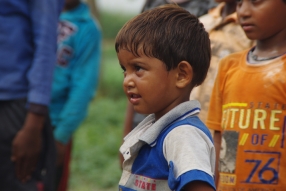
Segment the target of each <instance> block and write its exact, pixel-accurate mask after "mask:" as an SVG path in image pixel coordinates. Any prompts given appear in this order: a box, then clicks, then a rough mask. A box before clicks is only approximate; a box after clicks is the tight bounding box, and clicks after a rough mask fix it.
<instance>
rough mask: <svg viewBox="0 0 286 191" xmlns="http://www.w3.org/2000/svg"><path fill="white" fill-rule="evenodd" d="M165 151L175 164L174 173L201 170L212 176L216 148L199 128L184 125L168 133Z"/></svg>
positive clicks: (178, 174) (164, 146) (165, 154)
mask: <svg viewBox="0 0 286 191" xmlns="http://www.w3.org/2000/svg"><path fill="white" fill-rule="evenodd" d="M163 153H164V156H165V158H166V160H167V161H168V164H169V163H170V161H172V162H173V164H174V172H173V173H174V175H175V178H178V177H179V176H181V175H182V174H184V173H186V172H188V171H192V170H200V171H203V172H205V173H207V174H209V175H210V176H211V177H214V171H215V148H214V144H213V142H212V140H211V139H210V138H209V137H208V136H207V135H206V134H205V133H204V132H203V131H202V130H200V129H199V128H197V127H194V126H190V125H182V126H178V127H176V128H174V129H173V130H172V131H170V132H169V133H168V135H167V136H166V138H165V140H164V143H163Z"/></svg>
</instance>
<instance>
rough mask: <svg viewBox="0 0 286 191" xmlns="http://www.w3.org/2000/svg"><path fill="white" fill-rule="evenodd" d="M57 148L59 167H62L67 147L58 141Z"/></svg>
mask: <svg viewBox="0 0 286 191" xmlns="http://www.w3.org/2000/svg"><path fill="white" fill-rule="evenodd" d="M56 147H57V166H61V165H62V164H63V163H64V159H65V153H66V148H67V146H66V145H64V144H62V143H61V142H59V141H56Z"/></svg>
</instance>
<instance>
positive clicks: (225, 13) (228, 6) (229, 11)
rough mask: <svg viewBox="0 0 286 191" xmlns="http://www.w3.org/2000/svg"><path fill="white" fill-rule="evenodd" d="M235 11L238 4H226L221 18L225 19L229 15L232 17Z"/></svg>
mask: <svg viewBox="0 0 286 191" xmlns="http://www.w3.org/2000/svg"><path fill="white" fill-rule="evenodd" d="M235 11H236V3H235V2H233V3H225V6H224V8H223V9H222V11H221V16H222V18H223V19H224V18H225V17H227V16H228V15H231V14H232V13H234V12H235Z"/></svg>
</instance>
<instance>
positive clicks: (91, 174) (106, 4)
mask: <svg viewBox="0 0 286 191" xmlns="http://www.w3.org/2000/svg"><path fill="white" fill-rule="evenodd" d="M86 2H88V4H89V6H90V8H91V9H92V10H93V12H94V13H95V15H96V17H97V19H98V20H99V23H100V25H101V27H102V34H103V44H102V46H103V52H102V63H101V77H100V82H99V89H98V91H97V95H96V96H95V98H94V100H93V101H92V103H91V104H90V106H89V113H88V116H87V118H86V119H85V121H84V122H83V123H82V125H81V126H80V128H79V129H78V130H77V132H76V133H75V134H74V142H73V152H72V161H71V172H70V173H71V174H70V180H69V191H111V190H117V189H118V188H117V184H118V182H119V179H120V175H121V169H120V164H119V160H118V156H119V151H118V150H119V147H120V144H121V143H122V132H123V122H124V115H125V110H126V105H127V99H126V98H125V95H124V92H123V90H122V79H123V74H122V70H121V68H120V66H119V64H118V60H117V57H116V52H115V49H114V38H115V36H116V34H117V32H118V30H119V29H120V28H121V27H122V26H123V24H124V23H125V22H126V21H127V20H129V19H130V18H132V17H133V16H135V15H136V14H138V13H139V12H140V10H141V8H142V6H143V4H144V2H145V0H95V1H94V0H91V1H90V0H86Z"/></svg>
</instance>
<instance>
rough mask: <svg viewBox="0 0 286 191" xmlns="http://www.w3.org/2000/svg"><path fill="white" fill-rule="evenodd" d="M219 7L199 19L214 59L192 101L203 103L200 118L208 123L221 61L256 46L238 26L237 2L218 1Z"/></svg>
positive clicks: (191, 96) (194, 92)
mask: <svg viewBox="0 0 286 191" xmlns="http://www.w3.org/2000/svg"><path fill="white" fill-rule="evenodd" d="M216 2H218V3H219V4H218V6H217V7H215V8H213V9H211V10H210V11H209V13H208V14H206V15H204V16H201V17H200V18H199V19H200V21H201V22H202V23H203V24H204V26H205V27H206V30H207V31H208V33H209V37H210V40H211V49H212V58H211V65H210V68H209V71H208V75H207V77H206V79H205V81H204V83H203V84H202V85H200V86H198V87H195V88H194V90H193V91H192V94H191V95H190V99H195V100H198V101H199V102H200V103H201V112H200V118H201V120H202V121H203V122H205V121H206V118H207V112H208V108H209V102H210V97H211V89H212V88H213V85H214V81H215V78H216V74H217V70H218V65H219V61H220V60H221V59H222V58H223V57H225V56H228V55H229V54H231V53H235V52H239V51H242V50H245V49H248V48H251V47H252V46H253V45H254V41H253V40H250V39H248V38H247V37H246V35H245V34H244V32H243V30H242V28H241V27H240V25H239V24H238V21H237V14H236V12H235V10H236V0H216Z"/></svg>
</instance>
